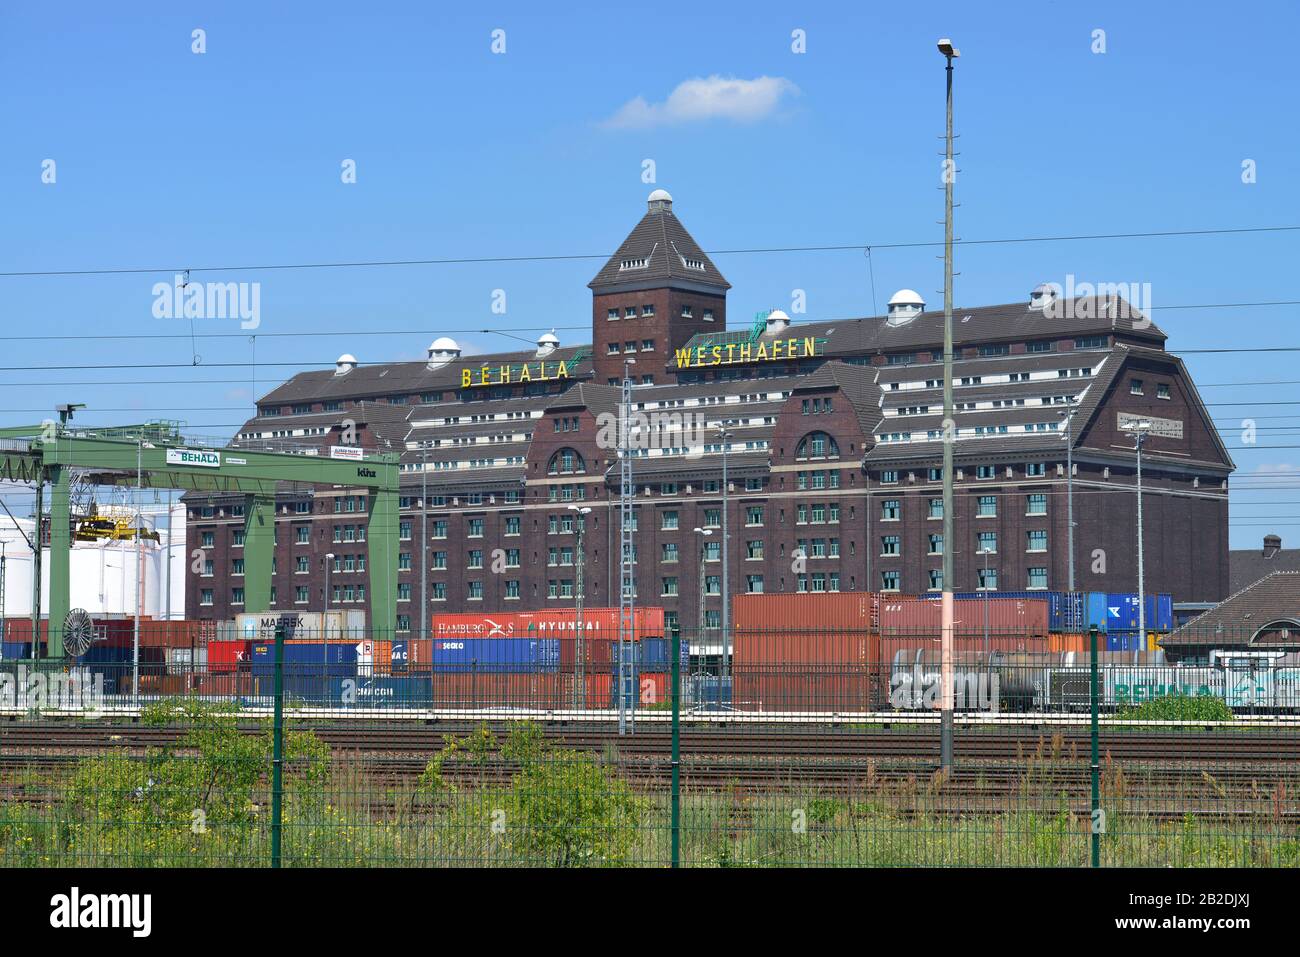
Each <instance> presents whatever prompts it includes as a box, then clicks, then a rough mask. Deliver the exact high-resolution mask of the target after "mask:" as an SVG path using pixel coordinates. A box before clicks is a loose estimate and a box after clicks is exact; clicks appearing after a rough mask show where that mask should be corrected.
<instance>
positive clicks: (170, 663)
mask: <svg viewBox="0 0 1300 957" xmlns="http://www.w3.org/2000/svg"><path fill="white" fill-rule="evenodd" d="M163 651H165V652H166V655H167V673H168V674H169V675H192V674H195V673H201V672H204V671H207V669H208V649H207V647H206V646H205V647H203V648H164V649H163Z"/></svg>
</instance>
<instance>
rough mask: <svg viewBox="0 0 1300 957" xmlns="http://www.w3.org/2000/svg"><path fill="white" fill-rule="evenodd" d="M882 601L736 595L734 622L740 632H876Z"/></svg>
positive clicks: (843, 595)
mask: <svg viewBox="0 0 1300 957" xmlns="http://www.w3.org/2000/svg"><path fill="white" fill-rule="evenodd" d="M879 602H880V598H879V596H878V595H876V594H875V593H873V592H826V593H824V594H815V595H812V594H799V593H795V594H770V595H737V596H736V597H735V598H734V599H733V600H732V602H731V622H732V626H733V627H734V628H736V629H737V630H740V629H748V630H752V631H766V632H779V631H799V632H842V631H874V630H875V629H876V624H877V608H878V605H879Z"/></svg>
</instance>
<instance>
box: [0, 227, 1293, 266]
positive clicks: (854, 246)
mask: <svg viewBox="0 0 1300 957" xmlns="http://www.w3.org/2000/svg"><path fill="white" fill-rule="evenodd" d="M1297 230H1300V226H1290V225H1288V226H1243V227H1233V228H1223V229H1166V230H1148V231H1143V232H1132V233H1081V234H1073V235H1065V236H1018V237H1004V238H998V239H955V240H953V243H954V245H961V246H1005V245H1012V244H1018V243H1059V242H1076V241H1082V240H1098V239H1164V238H1169V237H1174V236H1234V235H1244V234H1249V233H1280V232H1294V231H1297ZM942 245H943V242H942V241H925V242H908V243H897V242H896V243H875V242H872V243H842V244H833V245H819V246H759V247H751V248H741V249H712V250H705V253H706V254H707V255H710V256H741V255H756V254H761V253H806V252H846V251H853V252H861V251H863V250H865V249H872V250H878V249H932V248H935V247H937V246H942ZM612 255H614V254H613V253H573V254H560V255H551V256H539V255H531V256H471V257H457V258H447V259H376V260H344V261H334V262H300V263H263V264H260V265H249V264H241V265H234V266H133V267H114V268H101V269H45V270H15V271H11V272H0V278H17V277H38V276H125V275H140V274H149V273H183V272H187V271H188V272H190V273H198V272H253V271H257V270H268V271H269V270H288V269H355V268H367V267H377V266H461V265H474V264H483V263H526V262H574V261H581V260H606V259H609V258H610V257H611V256H612Z"/></svg>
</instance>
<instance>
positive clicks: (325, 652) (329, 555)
mask: <svg viewBox="0 0 1300 957" xmlns="http://www.w3.org/2000/svg"><path fill="white" fill-rule="evenodd" d="M333 564H334V553H333V552H326V553H325V614H324V615H323V616H322V619H323V620H322V621H321V632H322V634H321V657H322V659H323V661H324V670H323V671H322V672H321V686H322V687H324V685H325V678H326V676H327V675H328V674H329V673H330V566H331V565H333Z"/></svg>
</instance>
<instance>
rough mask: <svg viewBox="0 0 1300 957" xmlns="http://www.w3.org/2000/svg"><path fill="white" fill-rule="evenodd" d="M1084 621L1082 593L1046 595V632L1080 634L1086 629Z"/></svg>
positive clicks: (1057, 592) (1069, 592)
mask: <svg viewBox="0 0 1300 957" xmlns="http://www.w3.org/2000/svg"><path fill="white" fill-rule="evenodd" d="M1086 621H1087V617H1086V615H1085V613H1084V600H1083V593H1082V592H1077V591H1053V592H1048V593H1047V630H1048V631H1054V632H1081V631H1083V630H1084V629H1085V627H1086V625H1085V622H1086Z"/></svg>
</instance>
